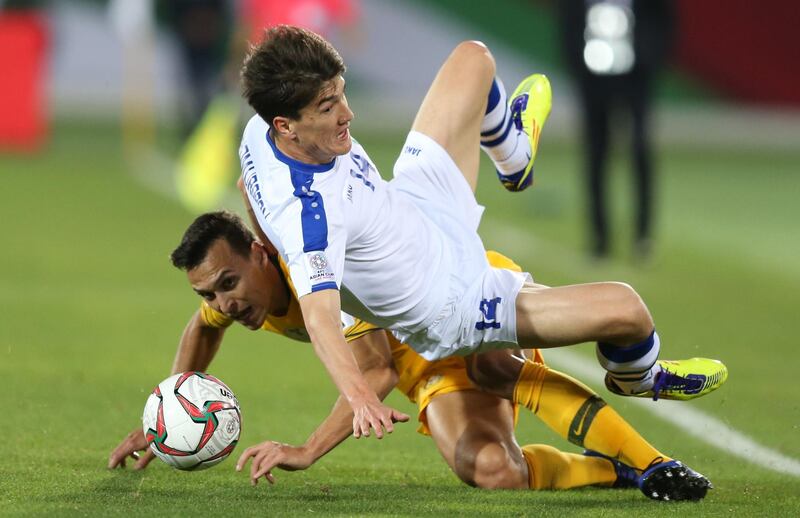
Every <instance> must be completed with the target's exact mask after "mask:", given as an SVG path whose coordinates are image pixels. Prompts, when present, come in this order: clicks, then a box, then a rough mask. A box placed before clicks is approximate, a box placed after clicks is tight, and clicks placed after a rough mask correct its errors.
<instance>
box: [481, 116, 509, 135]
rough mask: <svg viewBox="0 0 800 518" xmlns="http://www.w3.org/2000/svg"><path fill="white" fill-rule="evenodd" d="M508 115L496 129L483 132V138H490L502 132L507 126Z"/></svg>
mask: <svg viewBox="0 0 800 518" xmlns="http://www.w3.org/2000/svg"><path fill="white" fill-rule="evenodd" d="M506 115H507V114H506ZM506 115H504V116H503V120H501V121H500V123H499V124H498V125H497V126H495V127H494V128H492V129H490V130H487V131H481V138H484V137H488V136H489V135H494V134H495V133H497V132H498V131H500V130H501V129H502V128H503V126H505V124H506Z"/></svg>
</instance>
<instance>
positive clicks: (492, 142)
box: [481, 117, 514, 147]
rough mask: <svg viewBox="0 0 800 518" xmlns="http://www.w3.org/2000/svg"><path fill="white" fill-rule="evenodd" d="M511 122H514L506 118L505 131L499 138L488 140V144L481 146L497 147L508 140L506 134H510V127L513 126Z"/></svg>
mask: <svg viewBox="0 0 800 518" xmlns="http://www.w3.org/2000/svg"><path fill="white" fill-rule="evenodd" d="M513 122H514V121H513V120H512V119H511V117H508V120H507V121H506V129H505V130H503V134H502V135H500V136H499V137H497V138H496V139H494V140H490V141H488V142H481V146H483V147H495V146H499V145H500V144H502V143H503V141H504V140H505V139H506V138H508V134H509V133H510V132H511V126H513V125H514V124H513Z"/></svg>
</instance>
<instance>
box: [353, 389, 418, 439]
mask: <svg viewBox="0 0 800 518" xmlns="http://www.w3.org/2000/svg"><path fill="white" fill-rule="evenodd" d="M398 421H399V422H402V423H405V422H406V421H408V415H406V414H404V413H402V412H399V411H397V410H395V409H394V408H391V407H388V406H386V405H384V404H383V403H381V402H380V400H379V399H378V398H375V400H374V401H370V402H365V403H362V404H360V405H355V404H354V405H353V436H354V437H355V438H356V439H359V438H361V437H369V434H370V428H372V429H373V430H375V437H377V438H378V439H382V438H383V430H384V429H385V430H386V433H392V432H393V431H394V425H393V424H392V423H396V422H398Z"/></svg>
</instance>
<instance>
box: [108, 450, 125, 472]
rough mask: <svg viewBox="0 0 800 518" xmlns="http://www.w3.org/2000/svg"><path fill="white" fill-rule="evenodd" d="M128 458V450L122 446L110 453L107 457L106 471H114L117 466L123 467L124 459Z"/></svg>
mask: <svg viewBox="0 0 800 518" xmlns="http://www.w3.org/2000/svg"><path fill="white" fill-rule="evenodd" d="M127 456H128V449H127V448H123V447H122V446H120V447H118V448H117V449H116V450H114V451H112V452H111V455H110V456H109V457H108V469H114V468H116V467H117V466H120V467H122V468H124V467H125V458H126V457H127Z"/></svg>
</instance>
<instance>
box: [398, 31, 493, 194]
mask: <svg viewBox="0 0 800 518" xmlns="http://www.w3.org/2000/svg"><path fill="white" fill-rule="evenodd" d="M494 75H495V62H494V57H493V56H492V54H491V53H490V52H489V49H488V48H486V46H485V45H484V44H483V43H481V42H478V41H465V42H462V43H460V44H459V45H458V46H457V47H456V48H455V49H454V50H453V52H452V53H451V54H450V56H449V57H448V58H447V60H446V61H445V62H444V64H443V65H442V67H441V68H440V69H439V72H438V73H437V74H436V78H435V79H434V80H433V83H432V84H431V87H430V88H429V89H428V93H427V94H426V95H425V99H424V100H423V101H422V105H421V106H420V108H419V111H418V112H417V116H416V118H415V119H414V124H413V125H412V127H411V129H412V130H414V131H418V132H420V133H423V134H425V135H427V136H428V137H431V138H432V139H433V140H435V141H436V142H437V143H438V144H439V145H441V146H442V147H443V148H444V149H445V150H446V151H447V153H448V154H449V155H450V157H451V158H452V159H453V161H454V162H455V163H456V165H457V166H458V168H459V169H460V170H461V172H462V174H463V175H464V177H465V178H466V180H467V183H469V185H470V187H471V188H472V191H473V192H474V191H475V187H476V185H477V181H478V165H479V163H480V127H481V122H482V121H483V116H484V113H485V112H486V104H487V100H488V96H489V89H490V88H491V86H492V81H493V79H494Z"/></svg>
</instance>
